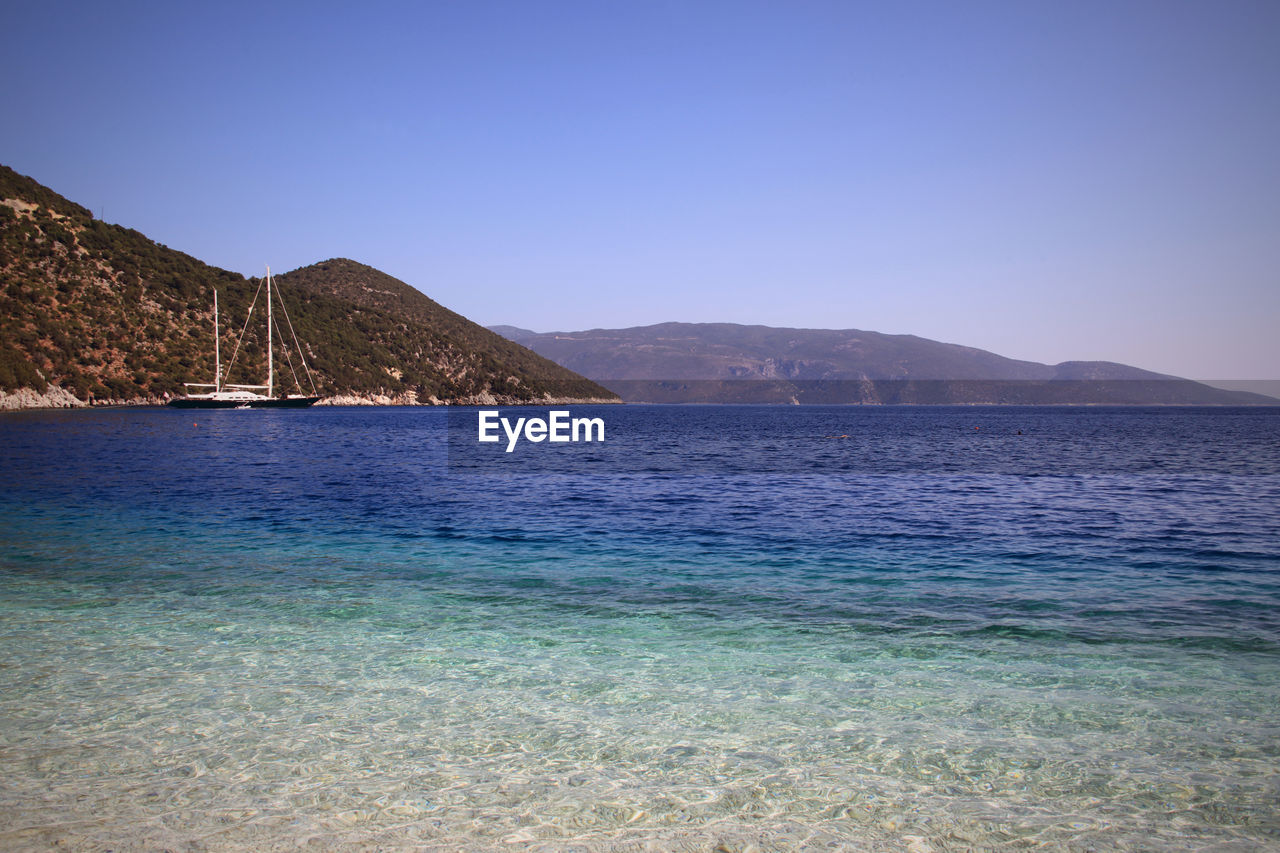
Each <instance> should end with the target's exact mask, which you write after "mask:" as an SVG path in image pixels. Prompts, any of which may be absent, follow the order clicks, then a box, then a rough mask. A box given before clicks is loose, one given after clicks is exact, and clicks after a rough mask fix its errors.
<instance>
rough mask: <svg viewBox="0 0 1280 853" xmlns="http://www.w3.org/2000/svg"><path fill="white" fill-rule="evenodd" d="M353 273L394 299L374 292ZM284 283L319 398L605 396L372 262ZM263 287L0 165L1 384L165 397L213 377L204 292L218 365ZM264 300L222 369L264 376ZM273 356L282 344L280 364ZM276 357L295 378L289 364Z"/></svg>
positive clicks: (91, 395)
mask: <svg viewBox="0 0 1280 853" xmlns="http://www.w3.org/2000/svg"><path fill="white" fill-rule="evenodd" d="M357 282H363V283H366V284H367V283H372V285H371V286H376V288H377V289H378V290H379V291H382V292H390V293H395V294H396V295H397V299H395V300H390V299H385V300H384V299H370V298H368V297H367V296H366V295H364V292H363V291H361V290H360V289H359V287H360V286H361V284H358V283H357ZM278 283H279V293H280V297H281V300H282V302H283V306H284V309H285V311H287V313H288V317H289V319H290V320H291V321H292V326H293V329H294V331H296V333H297V337H298V338H299V340H300V341H301V342H302V345H303V347H304V351H305V353H306V359H307V363H308V365H309V366H310V368H311V371H312V374H313V376H314V379H315V382H316V385H317V387H318V389H319V391H320V393H322V394H324V395H348V394H349V395H364V396H385V397H389V398H393V399H396V400H398V401H404V402H415V401H416V402H432V401H440V402H466V401H476V400H489V399H495V400H501V401H504V402H535V401H539V400H544V399H548V398H553V399H566V398H601V399H613V398H614V395H613V394H612V393H611V392H609V391H607V390H605V389H604V388H601V387H600V386H599V385H596V384H595V383H593V382H590V381H589V380H586V379H583V378H582V377H581V376H578V375H577V374H574V373H572V372H571V371H569V370H566V369H565V368H562V367H560V366H558V365H556V364H554V363H552V362H550V361H548V360H546V359H545V358H542V357H541V356H538V355H536V354H534V353H533V352H531V351H529V350H527V349H525V348H524V347H521V346H518V345H516V344H513V343H511V342H510V341H507V340H506V339H504V338H502V337H500V336H498V335H496V334H494V333H492V332H490V331H488V330H486V329H484V328H483V327H481V326H478V325H476V324H474V323H471V322H470V321H469V320H467V319H466V318H464V317H461V316H459V315H457V314H454V313H453V312H451V311H448V310H447V309H444V308H443V307H441V306H439V305H437V304H436V303H435V302H432V301H431V300H430V299H428V298H427V297H425V296H423V295H422V294H420V293H418V292H417V291H415V290H414V289H413V288H411V287H409V286H408V285H406V284H404V283H403V282H400V281H397V280H396V279H393V278H391V277H390V276H386V275H385V274H382V273H379V272H378V271H377V270H374V269H372V268H370V267H366V266H363V265H361V264H356V263H354V262H352V261H329V262H326V263H324V264H317V265H315V266H313V267H307V268H305V269H303V270H298V271H296V272H295V273H292V274H289V275H285V276H281V277H279V281H278ZM259 284H260V281H259V280H258V279H246V278H245V277H243V276H241V275H239V274H237V273H233V272H229V271H227V270H222V269H218V268H216V267H212V266H209V265H208V264H205V263H203V262H201V261H199V260H197V259H195V258H193V257H191V256H190V255H186V254H184V253H182V252H179V251H175V250H173V249H169V248H167V247H165V246H163V245H160V244H159V243H156V242H154V241H152V240H149V239H148V238H147V237H145V236H144V235H143V234H140V233H139V232H137V231H134V230H132V229H128V228H123V227H121V226H118V225H109V224H107V223H105V222H101V221H99V220H96V219H94V218H93V216H92V214H91V213H90V212H89V211H88V210H86V209H85V208H83V207H81V206H80V205H77V204H75V203H73V202H71V201H68V200H67V199H65V198H63V197H62V196H60V195H58V194H57V193H55V192H53V191H52V190H50V189H48V188H47V187H44V186H41V185H40V184H39V183H37V182H36V181H34V180H32V179H31V178H28V177H25V176H23V175H20V174H18V173H17V172H14V171H13V170H12V169H9V168H8V167H4V166H0V391H14V390H16V389H20V388H28V389H32V390H33V391H34V392H36V393H44V392H45V391H46V390H47V389H48V388H49V387H50V386H52V387H54V388H61V389H65V390H66V391H68V392H70V393H71V394H72V395H74V396H75V397H76V398H78V399H80V400H82V401H89V402H103V401H116V402H119V401H160V400H163V399H164V398H165V396H166V395H170V396H173V395H179V394H181V393H182V392H183V386H182V383H183V382H211V381H212V378H213V375H214V353H213V340H212V339H213V328H214V325H213V302H214V291H215V290H216V291H217V294H218V302H219V309H220V314H221V318H222V323H221V327H222V328H221V337H220V340H221V344H222V353H223V365H224V368H225V367H226V365H227V364H228V362H229V361H230V357H231V353H233V352H234V351H235V350H236V341H237V339H239V337H240V334H241V329H242V328H244V324H245V318H246V314H247V312H248V310H249V305H250V302H251V301H252V299H253V297H254V293H255V291H256V290H257V289H258V286H259ZM276 310H277V311H280V308H279V307H277V309H276ZM262 311H263V305H262V302H261V298H260V301H259V303H258V307H257V308H256V309H255V313H254V319H253V322H251V323H250V324H249V327H248V328H247V330H246V331H245V332H244V338H243V341H242V345H241V348H240V351H239V354H238V355H237V356H236V359H235V364H234V366H233V368H232V370H231V371H230V373H229V375H227V376H226V377H225V381H228V382H239V383H245V384H255V383H260V382H262V381H264V377H265V374H266V366H265V362H266V351H265V346H264V341H265V328H264V326H263V324H262V323H261V322H260V321H261V318H262V313H261V312H262ZM280 319H281V318H280V317H277V320H278V321H279V320H280ZM280 325H281V326H282V327H283V326H284V325H285V324H284V323H280ZM282 357H283V356H282V353H281V352H280V351H277V355H276V358H277V362H278V363H279V362H281V360H282ZM295 358H296V356H295ZM281 366H282V368H283V371H282V375H283V377H284V379H285V381H286V382H287V383H290V384H291V383H292V377H291V373H290V372H289V371H288V368H287V363H284V364H281ZM295 367H297V371H298V373H299V374H302V373H303V371H302V368H301V366H300V365H299V364H295ZM302 383H303V384H304V385H306V386H307V389H306V390H308V391H309V390H310V388H309V383H308V382H307V380H306V379H305V378H303V379H302ZM286 390H294V389H293V388H291V387H286Z"/></svg>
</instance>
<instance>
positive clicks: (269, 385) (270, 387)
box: [267, 265, 275, 397]
mask: <svg viewBox="0 0 1280 853" xmlns="http://www.w3.org/2000/svg"><path fill="white" fill-rule="evenodd" d="M274 380H275V373H274V370H273V366H272V363H271V267H270V266H269V265H268V266H267V396H268V397H274V396H275V394H274V393H273V392H274V391H275V388H274V387H273V386H274V385H275V382H274Z"/></svg>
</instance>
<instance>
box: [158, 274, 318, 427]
mask: <svg viewBox="0 0 1280 853" xmlns="http://www.w3.org/2000/svg"><path fill="white" fill-rule="evenodd" d="M266 286H267V384H266V385H233V384H231V383H228V382H224V381H223V379H224V376H229V375H231V368H232V367H233V366H235V361H236V357H237V356H238V355H239V354H240V345H241V344H242V343H243V342H244V336H245V332H247V331H248V329H249V320H250V319H251V318H252V317H253V309H254V306H256V305H257V304H258V294H257V293H255V294H254V297H253V303H252V304H250V305H249V313H248V314H247V315H245V321H244V323H245V325H244V328H243V329H241V330H240V339H239V340H237V341H236V348H235V351H234V352H233V353H232V355H231V363H230V364H228V365H227V370H226V373H225V374H224V373H223V370H222V348H221V342H220V340H219V331H220V329H219V324H218V291H217V290H216V289H215V290H214V292H213V365H214V366H213V379H214V381H213V382H212V383H207V382H185V383H183V384H184V385H185V386H186V388H187V395H186V396H185V397H179V398H177V399H174V400H170V401H169V405H170V406H175V407H177V408H182V409H242V408H248V409H301V408H306V407H307V406H310V405H313V404H314V403H315V402H316V401H317V400H319V399H320V395H319V393H318V392H317V391H316V384H315V380H314V379H312V377H311V369H310V368H309V367H307V358H306V355H305V354H304V353H303V352H302V347H301V345H299V344H298V336H297V334H296V333H295V332H294V331H293V321H292V320H290V319H289V309H288V308H286V307H285V304H284V300H281V302H280V308H281V309H282V310H283V311H284V318H285V324H286V325H287V326H288V328H289V334H290V335H291V336H292V338H293V344H294V347H295V348H296V349H297V350H298V358H299V360H300V361H301V363H302V369H303V372H304V373H305V374H306V377H307V381H308V382H310V384H311V396H307V395H305V394H285V393H281V394H280V396H276V395H275V393H274V392H275V358H274V350H275V332H276V331H277V329H276V324H275V319H274V317H273V315H272V310H271V303H272V297H271V292H272V290H274V289H275V288H274V283H273V280H272V278H271V267H267V278H266ZM261 290H262V286H261V285H259V287H258V291H259V293H260V292H261ZM280 342H281V344H283V345H285V350H284V353H285V359H286V361H287V362H288V364H289V370H290V371H291V372H292V373H293V381H294V384H295V385H297V386H298V389H299V390H301V389H302V383H301V382H299V381H298V374H297V371H295V370H294V369H293V359H292V358H291V357H290V356H289V350H288V341H286V340H285V337H284V334H283V332H281V334H280ZM200 388H211V389H213V390H211V391H198V390H193V389H200ZM264 391H265V392H266V393H262V392H264Z"/></svg>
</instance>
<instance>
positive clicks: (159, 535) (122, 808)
mask: <svg viewBox="0 0 1280 853" xmlns="http://www.w3.org/2000/svg"><path fill="white" fill-rule="evenodd" d="M570 408H571V410H572V411H573V413H574V415H575V416H576V415H591V416H600V417H603V418H604V419H605V422H606V440H605V442H604V443H603V444H592V445H585V444H584V445H557V446H551V445H547V444H542V445H529V444H524V445H520V446H518V447H517V449H516V451H515V452H513V453H512V454H504V453H503V452H502V448H501V447H500V446H493V445H484V446H480V445H478V444H477V443H475V442H474V431H473V430H474V424H475V410H454V411H452V412H449V413H446V412H444V411H442V410H417V409H322V408H318V409H313V410H310V411H303V412H284V411H280V412H271V411H207V412H201V411H169V410H111V411H107V410H104V411H92V412H65V413H20V414H11V415H6V416H4V417H0V512H2V520H0V617H2V619H3V621H2V622H0V651H3V652H4V657H5V658H6V659H7V662H6V663H4V664H2V665H0V743H3V749H2V750H0V776H2V777H3V781H0V814H4V815H7V817H3V818H0V843H2V844H4V846H6V847H13V846H23V845H28V846H30V847H31V848H33V849H42V848H44V847H47V846H48V845H49V844H51V843H53V842H55V841H59V840H61V841H62V842H65V843H78V844H82V845H87V846H88V847H89V848H90V849H93V845H100V846H104V847H107V846H112V845H115V846H116V847H119V845H121V844H122V843H124V842H125V841H126V840H128V839H135V840H136V839H141V840H139V841H137V843H138V845H139V846H140V847H143V848H146V847H156V846H166V845H178V846H181V845H182V844H183V843H188V842H190V840H191V839H193V838H201V839H205V841H204V842H201V843H208V844H211V845H212V846H213V847H215V848H218V847H222V848H251V849H265V848H268V847H271V846H273V845H279V846H282V847H289V846H292V845H294V844H296V843H297V842H298V840H299V839H300V838H305V839H313V840H314V841H315V843H319V844H337V845H342V844H350V845H368V844H382V845H384V846H390V847H404V846H414V845H417V846H425V847H433V846H435V847H439V849H458V848H467V847H472V848H477V849H482V848H485V847H487V846H490V845H501V844H502V843H503V842H504V840H505V842H506V843H508V844H510V843H519V844H524V845H526V846H537V845H538V844H544V845H546V847H547V849H564V848H565V847H566V846H567V845H573V844H578V845H583V846H585V847H588V848H593V849H597V848H598V849H632V848H634V849H643V845H645V844H658V845H659V846H660V847H661V848H662V849H678V848H681V847H684V846H688V847H689V848H690V849H705V848H706V847H707V845H714V844H716V843H723V844H727V845H729V847H730V848H733V847H734V845H737V846H738V847H744V846H747V845H751V844H754V845H756V846H757V847H758V848H760V849H806V848H807V847H810V846H821V845H826V846H828V847H836V848H840V847H848V848H849V849H859V847H860V846H866V845H870V846H873V847H875V846H885V845H888V846H895V847H903V848H905V847H907V846H909V845H915V849H917V850H922V849H927V848H932V849H949V848H953V847H954V848H960V849H964V848H966V847H968V848H972V847H974V846H977V847H1008V848H1017V847H1021V846H1026V845H1031V844H1046V845H1049V846H1051V847H1057V848H1074V847H1079V848H1080V849H1084V848H1087V847H1091V846H1092V847H1098V848H1111V847H1133V848H1137V849H1151V848H1152V847H1162V848H1164V847H1167V848H1179V849H1199V848H1204V849H1221V848H1222V846H1223V845H1233V844H1237V845H1242V847H1241V849H1246V848H1247V849H1254V848H1256V847H1259V846H1264V847H1265V846H1270V847H1276V846H1280V815H1278V814H1277V807H1276V803H1277V802H1280V768H1278V766H1277V754H1278V753H1280V712H1278V711H1277V708H1280V608H1278V607H1277V605H1278V604H1280V537H1278V536H1277V531H1278V529H1280V523H1278V521H1280V410H1277V409H1170V408H1160V409H1155V408H1153V409H1124V408H1113V409H1107V408H965V407H958V408H950V407H939V408H934V407H904V408H878V407H830V408H828V407H750V406H738V407H735V406H705V407H661V406H625V407H570ZM545 411H546V410H545V409H543V410H538V409H533V410H504V412H503V413H504V414H506V415H508V416H511V417H513V418H514V417H517V416H528V415H532V414H545ZM33 791H42V792H44V793H42V794H41V795H40V796H39V797H33V796H32V792H33ZM89 815H91V816H92V817H91V818H90V817H87V816H89Z"/></svg>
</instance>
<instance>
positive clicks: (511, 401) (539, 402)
mask: <svg viewBox="0 0 1280 853" xmlns="http://www.w3.org/2000/svg"><path fill="white" fill-rule="evenodd" d="M621 402H622V401H621V400H617V399H605V398H598V397H551V396H549V395H544V396H543V397H542V398H539V399H536V400H526V399H520V398H517V397H510V396H506V395H495V394H490V393H488V392H487V391H486V392H484V393H482V394H475V395H472V396H469V397H462V398H459V399H455V400H440V399H437V398H436V397H430V398H428V400H427V402H425V403H423V402H419V401H418V398H417V397H416V396H415V395H413V394H401V395H396V396H389V395H386V394H337V395H334V396H332V397H325V398H323V399H322V400H320V401H319V402H318V403H316V405H317V406H570V405H576V406H585V405H595V404H603V403H608V404H615V403H617V404H620V403H621ZM166 403H168V400H165V399H157V398H150V397H136V398H133V399H128V400H94V401H93V402H91V403H90V402H86V401H84V400H81V399H79V398H77V397H76V396H74V395H73V394H72V393H71V392H70V391H67V390H66V389H65V388H59V387H57V386H56V385H50V386H49V387H48V389H46V390H45V391H44V392H43V393H41V392H39V391H36V390H35V389H34V388H19V389H17V390H16V391H0V411H19V410H26V409H83V408H91V407H92V408H101V407H104V406H163V405H165V404H166Z"/></svg>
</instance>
